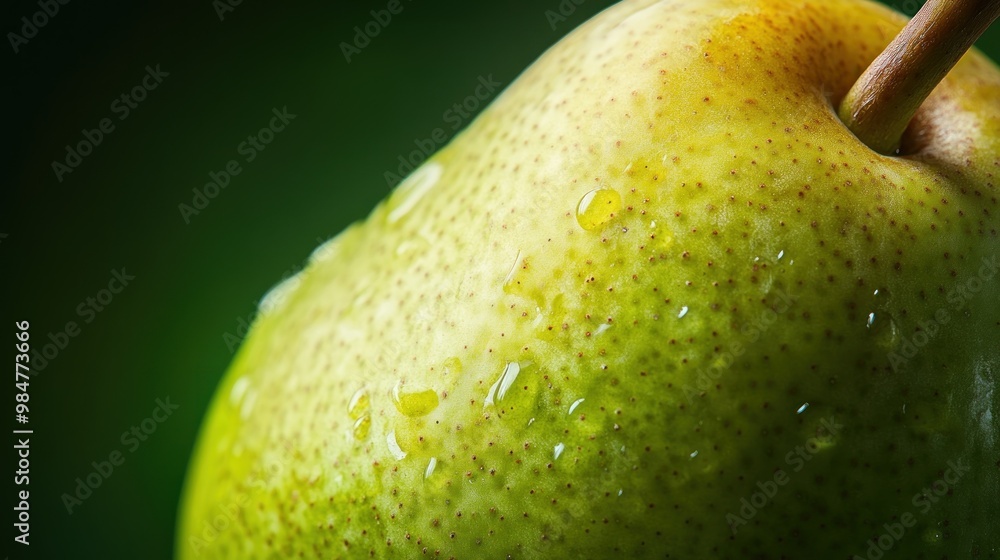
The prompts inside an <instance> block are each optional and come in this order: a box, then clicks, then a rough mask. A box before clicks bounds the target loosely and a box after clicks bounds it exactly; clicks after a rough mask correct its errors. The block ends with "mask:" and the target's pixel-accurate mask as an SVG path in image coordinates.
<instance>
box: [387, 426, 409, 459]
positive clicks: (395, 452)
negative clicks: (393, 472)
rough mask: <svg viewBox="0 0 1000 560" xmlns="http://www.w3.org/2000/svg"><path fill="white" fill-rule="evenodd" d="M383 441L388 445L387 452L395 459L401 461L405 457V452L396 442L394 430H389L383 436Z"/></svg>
mask: <svg viewBox="0 0 1000 560" xmlns="http://www.w3.org/2000/svg"><path fill="white" fill-rule="evenodd" d="M385 443H386V444H387V445H388V446H389V453H391V454H392V456H393V457H395V458H396V460H397V461H402V460H403V458H405V457H406V452H405V451H403V450H402V449H400V448H399V444H398V443H396V430H393V431H391V432H389V434H388V435H386V436H385Z"/></svg>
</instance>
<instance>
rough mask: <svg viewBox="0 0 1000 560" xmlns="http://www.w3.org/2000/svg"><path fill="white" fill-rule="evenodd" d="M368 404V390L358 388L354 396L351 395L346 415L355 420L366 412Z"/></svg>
mask: <svg viewBox="0 0 1000 560" xmlns="http://www.w3.org/2000/svg"><path fill="white" fill-rule="evenodd" d="M370 404H371V401H370V400H369V398H368V391H367V390H365V389H358V390H357V391H356V392H355V393H354V396H353V397H351V402H350V403H348V405H347V415H348V416H350V417H351V420H357V419H358V418H361V417H362V416H363V415H365V414H366V413H367V412H368V407H369V405H370Z"/></svg>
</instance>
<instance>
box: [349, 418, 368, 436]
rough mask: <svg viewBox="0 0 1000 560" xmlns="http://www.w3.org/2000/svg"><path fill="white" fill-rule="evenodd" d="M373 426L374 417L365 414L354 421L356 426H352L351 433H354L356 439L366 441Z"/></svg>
mask: <svg viewBox="0 0 1000 560" xmlns="http://www.w3.org/2000/svg"><path fill="white" fill-rule="evenodd" d="M371 426H372V419H371V417H370V416H368V415H367V414H365V415H364V416H362V417H361V418H358V419H357V420H355V421H354V428H352V430H351V433H352V434H353V435H354V439H356V440H358V441H364V440H366V439H368V430H369V429H370V428H371Z"/></svg>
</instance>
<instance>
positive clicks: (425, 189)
mask: <svg viewBox="0 0 1000 560" xmlns="http://www.w3.org/2000/svg"><path fill="white" fill-rule="evenodd" d="M904 24H905V18H903V17H902V16H900V15H898V14H895V13H893V12H891V11H890V10H888V9H887V8H884V7H881V6H879V5H876V4H874V3H870V2H866V1H862V0H673V1H671V0H663V1H654V0H627V1H625V2H622V3H621V4H619V5H617V6H615V7H613V8H611V9H609V10H607V11H605V12H603V13H602V14H600V15H599V16H597V17H595V18H594V19H593V20H591V21H589V22H588V23H586V24H585V25H583V26H581V27H580V28H579V29H577V30H576V31H574V32H573V33H572V34H571V35H569V36H567V37H566V38H565V39H563V40H562V41H561V42H559V43H558V44H557V45H556V46H555V47H553V48H552V49H551V50H550V51H549V52H547V53H546V54H545V55H544V56H542V57H541V58H540V59H539V60H538V61H537V62H536V63H535V64H534V65H533V66H531V67H530V68H529V69H528V70H527V71H526V72H525V73H524V74H523V75H522V76H521V77H520V78H519V79H518V80H517V81H516V82H515V83H514V84H513V85H511V86H510V87H509V88H508V90H507V91H505V92H504V93H503V94H502V95H501V96H500V97H499V98H497V99H496V101H495V102H494V103H493V104H492V105H491V106H490V107H489V108H488V109H486V110H485V111H484V112H483V113H482V114H481V116H479V117H478V119H477V120H475V122H474V123H473V124H471V125H470V126H469V127H468V129H467V130H466V131H464V132H463V133H462V134H461V135H460V136H458V137H457V138H456V139H455V140H454V141H452V142H451V143H450V144H449V145H448V146H447V147H445V148H444V149H442V150H441V151H440V152H439V153H437V154H436V155H434V156H433V157H431V158H430V159H429V160H428V161H427V162H426V163H424V164H423V165H422V166H421V167H420V168H419V169H418V170H416V171H415V172H414V173H413V174H412V175H411V176H410V177H409V178H407V179H406V181H405V182H404V183H403V184H401V185H400V186H399V188H398V189H397V190H396V191H395V192H394V193H393V194H392V195H391V196H390V197H389V199H388V200H386V201H385V202H384V203H383V204H381V205H380V206H379V207H377V208H376V209H375V210H374V212H372V214H371V215H370V216H369V217H368V219H367V220H366V221H365V222H364V223H363V224H358V225H355V226H352V227H350V228H349V229H347V230H346V231H345V232H343V233H342V234H341V235H339V236H338V237H336V238H335V239H333V240H332V241H330V242H329V243H327V244H325V245H323V246H321V247H320V248H319V249H317V251H316V252H315V253H314V254H313V256H312V257H311V259H310V264H309V266H308V267H307V268H306V269H305V271H304V272H302V273H301V274H300V275H298V276H296V277H295V278H293V279H291V280H289V281H287V282H285V283H284V284H282V285H281V286H279V287H278V288H276V289H275V291H273V292H272V293H271V294H269V295H268V297H267V298H265V301H264V303H263V307H264V311H263V313H262V316H261V317H260V318H259V319H258V320H257V322H256V323H255V325H254V326H253V329H252V331H251V333H250V335H249V336H248V338H247V340H246V342H245V344H244V345H243V347H242V348H241V350H240V351H239V354H238V355H237V357H236V359H235V361H234V362H233V364H232V366H231V368H230V371H229V372H228V374H227V377H226V379H225V381H224V382H223V384H222V386H221V387H220V389H219V392H218V394H217V396H216V398H215V401H214V404H213V406H212V408H211V411H210V413H209V415H208V417H207V420H206V423H205V426H204V429H203V433H202V434H201V438H200V442H199V444H198V446H197V450H196V456H195V458H194V461H193V464H192V467H191V471H190V475H189V480H188V481H187V488H186V494H185V497H184V501H183V505H182V512H181V518H180V529H179V534H178V540H177V547H178V556H179V557H180V558H185V559H187V558H370V557H371V558H423V557H428V558H456V559H463V560H464V559H504V558H515V559H520V558H525V559H530V558H545V559H563V558H565V559H569V558H574V559H575V558H587V559H592V558H657V559H661V558H670V559H681V560H683V559H701V558H706V559H734V560H735V559H743V558H776V559H777V558H832V559H841V558H843V559H850V558H868V559H869V560H877V559H878V558H883V557H884V558H886V559H891V558H900V559H907V560H912V559H920V558H925V559H931V558H934V559H938V558H955V559H958V558H997V557H998V556H1000V511H998V510H1000V386H998V379H1000V296H998V294H1000V274H998V266H1000V263H998V259H1000V240H998V234H997V232H998V229H1000V205H998V202H997V197H998V191H1000V189H998V188H997V184H998V180H1000V71H998V70H997V67H996V66H994V65H993V64H992V63H991V62H989V61H988V60H986V59H985V58H984V57H983V56H982V55H980V54H978V53H977V52H971V53H969V54H968V55H966V56H965V57H964V58H963V59H962V60H961V62H960V63H959V64H958V65H957V66H956V67H955V68H954V70H952V72H951V73H950V74H949V75H948V77H947V78H946V79H945V80H944V81H943V82H942V83H941V84H940V86H939V87H938V88H937V89H936V90H935V92H934V93H933V94H932V96H931V97H930V98H929V99H928V100H927V102H926V103H925V105H924V106H923V107H922V109H921V111H920V112H919V113H918V115H917V118H916V120H915V121H914V123H913V125H912V126H911V129H910V131H909V132H908V134H907V137H906V138H905V139H904V152H903V153H902V154H900V155H898V156H892V157H890V156H883V155H879V154H877V153H875V152H873V151H872V150H870V149H869V148H868V147H867V146H865V145H864V144H863V143H862V142H860V141H859V140H858V139H857V138H855V137H854V136H853V135H852V134H851V133H850V132H849V131H848V130H847V129H846V128H845V127H844V125H843V124H842V123H841V121H840V120H839V119H838V118H837V116H836V111H835V110H834V107H835V106H836V103H839V100H840V99H841V98H842V97H843V96H844V95H845V94H846V92H847V91H848V89H849V88H850V87H851V86H852V85H853V83H854V81H855V80H856V79H857V78H858V76H859V75H860V74H861V73H862V71H863V70H864V69H865V68H866V67H867V65H868V64H869V63H870V62H871V61H872V59H873V58H874V57H875V56H876V55H878V54H879V53H880V52H881V51H882V50H883V48H884V47H885V46H886V45H887V44H888V42H889V41H890V40H891V39H892V38H893V37H894V36H895V35H896V34H897V33H898V31H899V30H900V29H901V27H902V26H903V25H904Z"/></svg>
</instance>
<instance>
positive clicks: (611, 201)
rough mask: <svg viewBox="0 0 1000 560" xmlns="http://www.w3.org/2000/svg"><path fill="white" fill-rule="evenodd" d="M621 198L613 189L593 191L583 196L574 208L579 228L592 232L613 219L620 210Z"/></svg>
mask: <svg viewBox="0 0 1000 560" xmlns="http://www.w3.org/2000/svg"><path fill="white" fill-rule="evenodd" d="M621 206H622V197H621V195H620V194H618V191H616V190H613V189H605V188H601V189H594V190H592V191H590V192H589V193H587V194H585V195H583V198H581V199H580V204H579V205H577V207H576V221H577V222H578V223H579V224H580V227H582V228H583V229H585V230H587V231H593V230H595V229H597V228H599V227H601V226H603V225H604V224H606V223H608V222H610V221H611V220H613V219H615V214H616V213H617V212H618V210H619V209H621Z"/></svg>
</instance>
